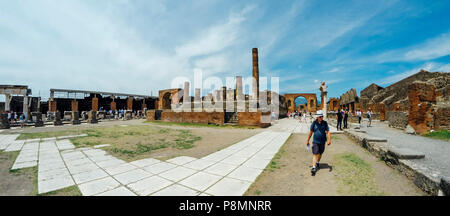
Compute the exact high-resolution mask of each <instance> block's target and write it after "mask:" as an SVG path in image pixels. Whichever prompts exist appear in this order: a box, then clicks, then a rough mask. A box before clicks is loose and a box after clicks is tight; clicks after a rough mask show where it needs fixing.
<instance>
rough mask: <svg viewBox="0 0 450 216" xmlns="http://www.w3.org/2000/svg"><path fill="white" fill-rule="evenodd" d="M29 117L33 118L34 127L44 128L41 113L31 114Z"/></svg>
mask: <svg viewBox="0 0 450 216" xmlns="http://www.w3.org/2000/svg"><path fill="white" fill-rule="evenodd" d="M31 115H32V116H34V118H35V121H34V126H35V127H43V126H44V122H43V121H42V113H41V112H32V113H31Z"/></svg>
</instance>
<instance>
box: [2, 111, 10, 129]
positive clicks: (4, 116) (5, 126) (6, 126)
mask: <svg viewBox="0 0 450 216" xmlns="http://www.w3.org/2000/svg"><path fill="white" fill-rule="evenodd" d="M9 128H10V127H9V121H8V114H7V113H0V129H9Z"/></svg>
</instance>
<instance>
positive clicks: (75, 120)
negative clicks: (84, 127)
mask: <svg viewBox="0 0 450 216" xmlns="http://www.w3.org/2000/svg"><path fill="white" fill-rule="evenodd" d="M70 123H71V124H73V125H78V124H80V123H81V122H80V116H79V114H78V111H72V121H70Z"/></svg>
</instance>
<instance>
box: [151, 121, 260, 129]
mask: <svg viewBox="0 0 450 216" xmlns="http://www.w3.org/2000/svg"><path fill="white" fill-rule="evenodd" d="M145 123H149V124H156V125H167V126H184V127H210V128H237V129H256V128H258V127H255V126H239V125H229V124H226V125H216V124H201V123H188V122H164V121H145Z"/></svg>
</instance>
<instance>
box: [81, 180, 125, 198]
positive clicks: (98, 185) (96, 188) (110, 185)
mask: <svg viewBox="0 0 450 216" xmlns="http://www.w3.org/2000/svg"><path fill="white" fill-rule="evenodd" d="M119 186H120V183H119V182H117V181H116V180H114V179H113V178H112V177H106V178H102V179H98V180H94V181H90V182H87V183H84V184H81V185H78V188H80V191H81V193H82V194H83V195H84V196H92V195H95V194H99V193H102V192H105V191H109V190H112V189H114V188H117V187H119Z"/></svg>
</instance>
